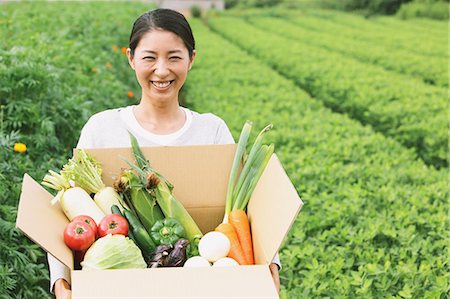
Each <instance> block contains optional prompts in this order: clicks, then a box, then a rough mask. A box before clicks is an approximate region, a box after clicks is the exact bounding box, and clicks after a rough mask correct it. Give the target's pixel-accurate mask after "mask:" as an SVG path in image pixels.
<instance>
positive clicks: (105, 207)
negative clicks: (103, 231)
mask: <svg viewBox="0 0 450 299" xmlns="http://www.w3.org/2000/svg"><path fill="white" fill-rule="evenodd" d="M62 173H64V175H65V176H66V177H67V178H69V179H70V180H72V181H73V182H74V183H75V185H76V186H78V187H81V188H83V189H84V190H86V192H88V193H90V194H91V193H94V194H95V196H94V202H95V203H96V204H97V205H98V206H99V208H100V209H101V210H102V211H103V212H104V213H105V214H106V215H108V214H111V207H112V206H113V205H117V206H118V207H119V209H120V210H121V211H122V212H123V209H124V208H126V209H128V206H127V205H126V203H125V202H124V201H123V200H122V198H121V197H120V195H119V194H118V193H117V192H116V190H114V188H112V187H109V186H106V185H105V184H104V183H103V181H102V168H101V165H100V164H99V163H98V162H97V161H96V160H95V158H94V157H92V156H90V155H89V154H88V153H87V152H86V151H85V150H80V151H78V154H77V155H76V157H73V158H72V159H70V160H69V162H68V163H67V164H66V165H64V167H63V170H62Z"/></svg>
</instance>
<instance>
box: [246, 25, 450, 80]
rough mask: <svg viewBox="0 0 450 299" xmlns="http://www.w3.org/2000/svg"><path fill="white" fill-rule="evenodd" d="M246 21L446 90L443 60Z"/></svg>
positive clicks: (292, 27) (332, 35) (331, 35)
mask: <svg viewBox="0 0 450 299" xmlns="http://www.w3.org/2000/svg"><path fill="white" fill-rule="evenodd" d="M247 20H248V21H249V22H250V23H251V24H253V25H255V26H256V27H258V28H261V29H265V30H270V31H271V32H273V33H279V34H281V35H283V36H285V37H287V38H290V39H292V40H295V41H297V42H301V43H306V44H310V45H314V46H318V47H321V48H325V49H327V50H330V51H336V52H338V53H340V54H343V55H345V56H349V57H351V58H354V59H357V60H359V61H361V62H368V63H372V64H375V65H379V66H382V67H383V68H385V69H387V70H392V71H395V72H397V73H400V74H405V75H409V76H412V77H417V78H419V79H421V80H423V81H424V82H425V83H430V84H433V85H439V86H443V87H447V86H448V69H447V60H446V59H444V58H437V57H428V58H427V59H426V60H425V59H424V58H423V56H422V55H417V54H414V53H410V52H409V51H404V50H389V51H388V50H387V48H386V47H385V46H383V45H382V44H374V43H372V42H368V41H364V40H362V41H361V40H355V39H350V38H345V37H342V36H341V35H336V32H335V30H332V31H327V32H325V31H322V32H317V31H314V30H311V29H308V28H304V27H302V26H301V25H295V24H292V23H290V22H286V21H285V20H283V19H277V18H269V17H254V18H248V19H247ZM317 26H320V20H318V22H317ZM330 29H331V28H330ZM387 38H388V37H387Z"/></svg>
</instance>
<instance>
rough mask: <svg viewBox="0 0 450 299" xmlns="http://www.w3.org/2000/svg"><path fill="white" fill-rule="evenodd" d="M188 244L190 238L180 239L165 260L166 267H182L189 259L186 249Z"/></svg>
mask: <svg viewBox="0 0 450 299" xmlns="http://www.w3.org/2000/svg"><path fill="white" fill-rule="evenodd" d="M188 245H189V241H188V240H186V239H179V240H178V241H177V242H176V243H175V245H174V246H173V250H172V251H171V252H170V253H169V256H168V257H167V259H166V260H165V262H166V267H182V266H183V265H184V263H185V262H186V260H187V255H186V250H187V247H188Z"/></svg>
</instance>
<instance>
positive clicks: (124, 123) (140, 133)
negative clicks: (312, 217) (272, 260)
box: [48, 9, 279, 299]
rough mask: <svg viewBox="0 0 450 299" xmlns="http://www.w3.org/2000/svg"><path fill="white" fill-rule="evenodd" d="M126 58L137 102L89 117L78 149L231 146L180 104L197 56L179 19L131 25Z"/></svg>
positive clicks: (147, 19) (58, 280)
mask: <svg viewBox="0 0 450 299" xmlns="http://www.w3.org/2000/svg"><path fill="white" fill-rule="evenodd" d="M125 53H126V54H127V57H128V62H129V64H130V66H131V68H132V69H133V70H134V72H135V75H136V78H137V81H138V83H139V85H140V86H141V98H140V102H139V104H138V105H132V106H127V107H121V108H114V109H109V110H106V111H103V112H100V113H97V114H95V115H93V116H92V117H91V118H90V119H89V120H88V122H87V123H86V124H85V125H84V127H83V129H82V131H81V135H80V138H79V141H78V145H77V147H78V148H104V147H131V142H130V137H129V133H132V134H133V135H134V136H135V137H136V139H137V141H138V143H139V145H140V146H180V145H206V144H230V143H234V140H233V137H232V135H231V133H230V130H229V129H228V127H227V125H226V124H225V122H224V121H223V120H222V119H221V118H219V117H218V116H216V115H214V114H212V113H204V114H200V113H197V112H195V111H191V110H189V109H187V108H185V107H181V106H180V104H179V92H180V89H181V87H182V86H183V84H184V82H185V81H186V77H187V74H188V72H189V70H190V69H191V67H192V65H193V63H194V58H195V56H196V52H195V41H194V36H193V34H192V30H191V27H190V26H189V23H188V22H187V20H186V19H185V18H184V16H183V15H182V14H180V13H178V12H176V11H173V10H169V9H155V10H151V11H149V12H146V13H144V14H143V15H142V16H140V17H139V18H138V19H137V20H136V21H135V23H134V25H133V29H132V31H131V35H130V44H129V48H128V49H126V50H125ZM48 258H49V266H50V276H51V289H53V286H54V292H55V295H56V298H57V299H59V298H71V290H70V272H69V270H68V269H67V268H66V267H65V266H64V265H62V264H61V263H60V262H58V261H57V260H56V259H55V258H54V257H53V256H51V255H49V256H48ZM276 262H277V264H272V265H271V271H272V275H273V277H274V281H275V284H276V286H277V288H279V278H278V268H279V265H278V264H279V259H278V257H277V259H276Z"/></svg>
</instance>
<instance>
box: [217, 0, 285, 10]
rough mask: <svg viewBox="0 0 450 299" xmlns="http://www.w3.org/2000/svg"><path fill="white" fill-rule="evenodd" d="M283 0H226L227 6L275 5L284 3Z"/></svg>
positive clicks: (256, 6) (258, 6)
mask: <svg viewBox="0 0 450 299" xmlns="http://www.w3.org/2000/svg"><path fill="white" fill-rule="evenodd" d="M282 2H283V1H282V0H238V1H237V0H225V8H226V9H229V8H233V7H235V8H239V9H241V8H251V7H255V8H260V7H273V6H276V5H279V4H280V3H282Z"/></svg>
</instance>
